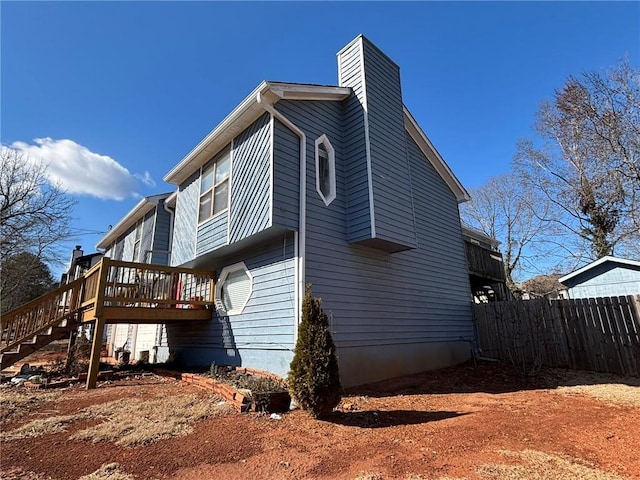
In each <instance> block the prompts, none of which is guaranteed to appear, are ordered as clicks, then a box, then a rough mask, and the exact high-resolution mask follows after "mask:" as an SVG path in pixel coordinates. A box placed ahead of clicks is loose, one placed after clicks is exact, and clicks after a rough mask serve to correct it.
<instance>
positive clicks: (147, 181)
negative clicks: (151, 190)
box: [133, 170, 156, 187]
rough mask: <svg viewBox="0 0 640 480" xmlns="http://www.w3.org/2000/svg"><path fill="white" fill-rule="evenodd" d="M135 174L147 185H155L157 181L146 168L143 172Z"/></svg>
mask: <svg viewBox="0 0 640 480" xmlns="http://www.w3.org/2000/svg"><path fill="white" fill-rule="evenodd" d="M133 176H134V177H135V178H137V179H138V180H140V181H141V182H142V183H144V184H145V185H146V186H147V187H155V186H156V182H155V180H154V179H153V178H151V174H150V173H149V172H148V171H147V170H145V171H144V173H143V174H140V173H134V174H133Z"/></svg>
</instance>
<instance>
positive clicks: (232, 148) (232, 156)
mask: <svg viewBox="0 0 640 480" xmlns="http://www.w3.org/2000/svg"><path fill="white" fill-rule="evenodd" d="M235 140H236V139H235V138H232V139H231V143H230V144H229V149H230V151H229V157H230V158H229V161H230V162H231V164H230V165H229V208H228V211H229V215H228V217H227V243H226V244H227V245H229V242H231V199H232V197H231V189H232V188H233V164H234V161H235V158H236V156H235V146H236V142H235Z"/></svg>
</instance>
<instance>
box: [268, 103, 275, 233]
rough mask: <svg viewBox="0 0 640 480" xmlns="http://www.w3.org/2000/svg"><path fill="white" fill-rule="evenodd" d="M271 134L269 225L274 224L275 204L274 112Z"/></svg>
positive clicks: (271, 115) (270, 121)
mask: <svg viewBox="0 0 640 480" xmlns="http://www.w3.org/2000/svg"><path fill="white" fill-rule="evenodd" d="M269 115H270V118H269V135H271V139H270V141H269V227H272V226H273V205H274V201H275V199H274V198H273V193H274V192H275V186H274V183H275V157H274V150H275V144H276V142H275V140H274V136H275V120H274V118H273V114H269Z"/></svg>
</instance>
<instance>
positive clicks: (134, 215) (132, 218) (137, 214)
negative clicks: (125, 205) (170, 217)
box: [96, 193, 170, 249]
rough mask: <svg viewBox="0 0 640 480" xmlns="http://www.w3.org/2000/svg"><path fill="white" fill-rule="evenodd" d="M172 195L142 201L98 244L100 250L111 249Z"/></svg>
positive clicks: (161, 195)
mask: <svg viewBox="0 0 640 480" xmlns="http://www.w3.org/2000/svg"><path fill="white" fill-rule="evenodd" d="M169 195H170V193H161V194H158V195H151V196H149V197H145V198H143V199H142V200H140V201H139V202H138V203H137V204H136V205H135V206H134V207H133V208H132V209H131V210H129V213H127V214H126V215H125V216H124V217H123V218H122V219H121V220H120V221H119V222H118V223H117V224H116V225H115V226H114V227H113V228H112V229H111V230H109V231H108V232H107V234H106V235H105V236H104V237H102V238H101V239H100V241H99V242H98V243H97V244H96V249H98V248H109V247H110V246H111V245H112V244H113V243H114V242H115V241H116V240H117V239H118V237H119V236H120V235H122V234H123V233H125V232H126V231H127V230H129V228H131V227H132V226H134V225H135V224H136V223H137V222H138V220H140V219H141V218H144V216H145V215H146V214H147V213H149V212H150V211H151V210H153V208H154V207H155V206H156V205H157V204H158V202H159V201H160V200H162V199H163V198H166V197H168V196H169Z"/></svg>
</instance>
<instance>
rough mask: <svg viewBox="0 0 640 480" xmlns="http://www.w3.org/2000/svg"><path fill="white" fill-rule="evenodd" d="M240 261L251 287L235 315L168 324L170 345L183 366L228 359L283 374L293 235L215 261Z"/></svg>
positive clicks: (289, 331) (288, 346) (288, 349)
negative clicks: (250, 275)
mask: <svg viewBox="0 0 640 480" xmlns="http://www.w3.org/2000/svg"><path fill="white" fill-rule="evenodd" d="M239 261H244V262H245V264H246V266H247V268H248V269H249V271H250V272H251V274H252V275H253V290H252V293H251V296H250V298H249V301H248V303H247V305H246V307H245V309H244V310H243V312H242V313H241V314H238V315H230V316H226V315H224V313H223V312H222V314H220V315H214V318H213V320H212V321H210V322H205V323H195V322H188V323H184V324H180V325H177V324H168V325H167V335H168V342H169V346H170V348H171V349H175V350H176V351H179V352H180V355H181V358H182V360H183V361H184V362H185V364H187V365H209V364H211V362H216V363H217V364H219V365H221V364H231V365H240V364H242V365H243V366H251V367H255V368H262V369H266V370H269V371H271V372H274V373H277V374H279V375H286V373H287V372H288V370H289V363H290V362H291V359H292V358H293V353H292V351H293V346H294V343H293V341H294V340H293V339H294V299H295V292H294V277H295V267H294V251H293V235H292V234H291V233H288V234H286V235H283V236H282V237H281V238H280V239H278V240H274V241H272V242H269V243H268V244H265V245H262V246H261V247H259V248H255V247H254V248H253V249H252V250H251V251H250V252H249V251H247V252H244V254H238V255H235V256H233V257H229V258H228V259H217V260H216V265H210V266H205V268H209V267H215V268H216V269H218V271H220V270H222V268H220V266H219V264H220V262H222V263H223V264H224V265H233V264H235V263H237V262H239Z"/></svg>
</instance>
